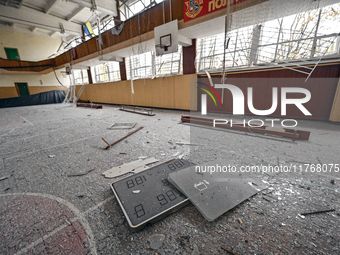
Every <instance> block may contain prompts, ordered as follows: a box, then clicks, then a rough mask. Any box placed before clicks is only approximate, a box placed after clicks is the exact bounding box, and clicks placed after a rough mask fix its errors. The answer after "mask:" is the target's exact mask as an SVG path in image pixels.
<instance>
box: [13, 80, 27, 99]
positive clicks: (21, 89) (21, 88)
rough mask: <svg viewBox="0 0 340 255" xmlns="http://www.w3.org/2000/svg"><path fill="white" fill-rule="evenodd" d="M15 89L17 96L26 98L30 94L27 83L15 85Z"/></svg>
mask: <svg viewBox="0 0 340 255" xmlns="http://www.w3.org/2000/svg"><path fill="white" fill-rule="evenodd" d="M15 87H16V89H17V92H18V95H19V96H28V95H29V94H30V92H29V91H28V86H27V83H15Z"/></svg>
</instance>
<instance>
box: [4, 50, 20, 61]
mask: <svg viewBox="0 0 340 255" xmlns="http://www.w3.org/2000/svg"><path fill="white" fill-rule="evenodd" d="M5 52H6V56H7V59H10V60H20V57H19V52H18V49H14V48H5Z"/></svg>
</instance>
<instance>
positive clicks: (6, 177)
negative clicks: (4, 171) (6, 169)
mask: <svg viewBox="0 0 340 255" xmlns="http://www.w3.org/2000/svg"><path fill="white" fill-rule="evenodd" d="M8 177H9V176H4V177H0V181H3V180H6V179H8Z"/></svg>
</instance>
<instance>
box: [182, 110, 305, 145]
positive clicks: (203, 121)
mask: <svg viewBox="0 0 340 255" xmlns="http://www.w3.org/2000/svg"><path fill="white" fill-rule="evenodd" d="M181 121H182V123H193V124H199V125H203V126H210V127H217V128H228V129H235V130H240V131H246V132H251V133H259V134H264V135H274V136H282V137H287V138H291V139H292V140H293V141H295V140H306V141H308V140H309V137H310V132H309V131H304V130H295V129H289V128H284V132H282V131H276V130H271V129H268V127H267V126H264V125H263V126H262V127H256V128H255V127H251V126H249V125H248V124H247V123H244V125H243V124H233V125H231V124H229V123H226V122H225V120H219V121H215V120H214V119H209V118H201V117H193V116H185V115H182V117H181Z"/></svg>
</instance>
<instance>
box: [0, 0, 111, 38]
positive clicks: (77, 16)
mask: <svg viewBox="0 0 340 255" xmlns="http://www.w3.org/2000/svg"><path fill="white" fill-rule="evenodd" d="M0 4H1V7H0V24H1V25H2V26H4V27H6V28H7V29H11V30H14V31H20V32H28V33H34V34H39V35H47V36H53V37H59V38H62V39H63V40H70V39H72V38H73V37H76V36H80V35H82V25H83V24H84V23H85V22H86V21H88V20H90V21H93V20H95V19H96V15H98V16H99V17H100V18H101V19H103V18H111V17H115V16H117V6H116V1H109V0H92V1H91V0H38V1H36V0H1V1H0Z"/></svg>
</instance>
